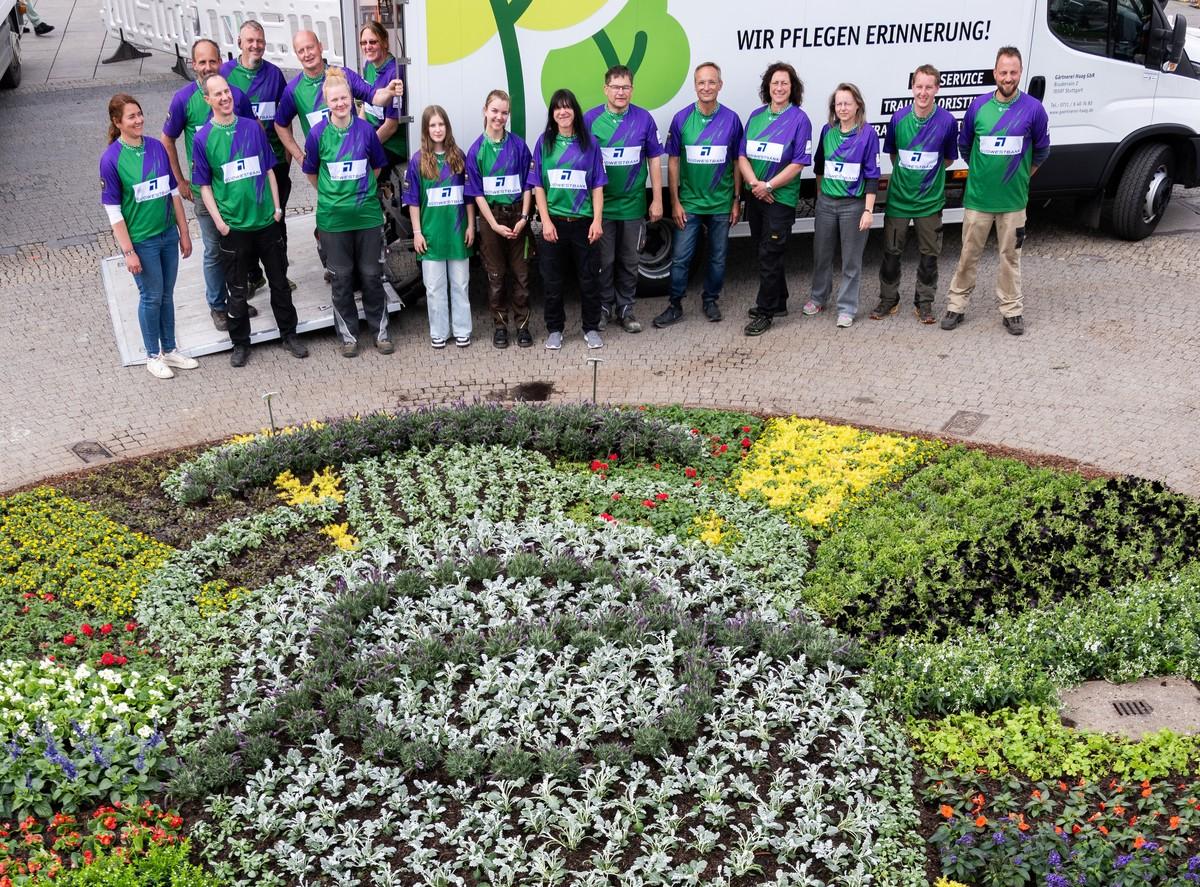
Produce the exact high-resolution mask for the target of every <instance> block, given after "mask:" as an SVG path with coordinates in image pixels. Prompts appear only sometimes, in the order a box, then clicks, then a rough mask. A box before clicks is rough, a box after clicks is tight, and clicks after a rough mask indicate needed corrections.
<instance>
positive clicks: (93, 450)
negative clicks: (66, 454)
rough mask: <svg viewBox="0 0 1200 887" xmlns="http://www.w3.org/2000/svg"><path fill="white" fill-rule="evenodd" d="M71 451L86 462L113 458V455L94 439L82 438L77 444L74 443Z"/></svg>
mask: <svg viewBox="0 0 1200 887" xmlns="http://www.w3.org/2000/svg"><path fill="white" fill-rule="evenodd" d="M71 452H72V453H74V454H75V455H76V456H78V457H79V458H80V459H82V460H83V461H84V462H85V463H88V462H99V461H100V460H101V459H111V458H112V455H113V454H112V453H110V452H109V451H108V450H107V449H105V448H104V447H103V446H101V445H100V444H98V443H97V442H96V441H94V440H81V441H80V442H79V443H77V444H72V445H71Z"/></svg>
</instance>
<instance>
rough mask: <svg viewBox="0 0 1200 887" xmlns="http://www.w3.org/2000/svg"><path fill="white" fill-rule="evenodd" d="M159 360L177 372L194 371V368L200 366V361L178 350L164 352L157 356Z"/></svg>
mask: <svg viewBox="0 0 1200 887" xmlns="http://www.w3.org/2000/svg"><path fill="white" fill-rule="evenodd" d="M159 358H161V359H162V362H163V363H165V364H166V365H167V366H169V367H175V369H177V370H194V369H196V367H198V366H200V361H198V360H196V358H194V357H188V356H187V355H186V354H184V353H183V352H182V351H179V350H178V349H176V350H175V351H164V352H163V353H162V354H160V355H159Z"/></svg>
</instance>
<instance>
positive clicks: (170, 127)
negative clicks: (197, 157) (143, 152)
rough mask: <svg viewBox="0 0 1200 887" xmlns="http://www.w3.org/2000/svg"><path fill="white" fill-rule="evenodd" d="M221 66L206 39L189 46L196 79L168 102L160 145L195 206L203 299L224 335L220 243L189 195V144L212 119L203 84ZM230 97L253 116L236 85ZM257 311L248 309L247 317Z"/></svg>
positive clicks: (195, 196)
mask: <svg viewBox="0 0 1200 887" xmlns="http://www.w3.org/2000/svg"><path fill="white" fill-rule="evenodd" d="M220 67H221V49H220V47H219V46H217V44H216V43H215V42H214V41H212V40H209V39H208V38H207V37H201V38H200V39H199V40H197V41H196V42H195V43H193V44H192V70H193V71H195V73H196V79H195V80H194V81H193V82H192V83H189V84H187V85H186V86H183V87H181V88H180V89H179V91H178V92H176V93H175V95H174V97H172V99H171V104H170V106H169V107H168V108H167V119H166V122H165V123H164V124H163V131H162V143H163V146H164V147H165V148H166V149H167V161H168V162H169V163H170V164H171V172H173V173H174V174H175V181H177V182H179V195H180V196H181V197H182V198H183V199H184V200H191V201H192V202H193V203H194V204H195V206H196V221H197V223H199V225H200V239H201V240H202V241H203V242H204V298H205V300H206V301H207V302H208V310H209V313H210V314H211V315H212V322H213V326H215V327H216V328H217V329H218V330H220V331H222V332H224V331H225V330H227V329H229V315H228V313H227V311H228V305H227V303H226V294H227V291H226V287H225V272H224V270H222V268H223V266H222V264H221V243H220V240H221V238H220V235H219V234H218V233H217V227H216V225H214V224H213V220H212V218H211V217H210V216H209V214H208V210H207V209H206V208H205V206H204V202H203V201H202V200H200V195H199V194H193V193H192V143H193V141H194V140H195V138H196V132H197V131H198V130H199V129H200V127H202V126H203V125H204V124H205V123H207V122H208V119H209V118H210V117H212V108H210V107H209V106H208V103H207V102H206V101H205V100H204V84H205V82H206V81H207V80H208V78H209V77H212V76H214V75H215V74H217V73H218V71H219V70H220ZM230 93H231V95H232V96H233V111H234V114H236V115H237V116H238V117H252V116H253V115H254V110H253V108H252V107H251V105H250V100H249V99H248V98H246V94H245V93H244V92H242V91H241V90H240V89H238V88H237V87H236V86H235V87H232V88H231V90H230ZM181 135H182V136H183V147H184V150H185V151H186V152H187V175H184V174H183V168H182V167H181V166H180V165H179V150H178V149H177V148H176V146H175V142H176V140H177V139H178V138H179V137H180V136H181ZM257 313H258V312H257V311H255V310H254V306H253V305H251V306H250V316H251V317H253V316H254V315H256V314H257Z"/></svg>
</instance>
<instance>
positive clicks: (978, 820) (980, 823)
mask: <svg viewBox="0 0 1200 887" xmlns="http://www.w3.org/2000/svg"><path fill="white" fill-rule="evenodd" d="M985 825H987V817H986V816H977V817H975V828H983V827H984V826H985Z"/></svg>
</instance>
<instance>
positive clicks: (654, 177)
mask: <svg viewBox="0 0 1200 887" xmlns="http://www.w3.org/2000/svg"><path fill="white" fill-rule="evenodd" d="M604 95H605V102H604V104H603V105H599V106H598V107H595V108H592V109H591V110H590V111H588V112H587V113H586V114H584V115H583V122H584V125H585V126H587V127H588V131H589V132H591V134H592V136H593V137H594V138H595V139H596V143H597V144H598V145H599V146H600V152H601V153H602V154H603V155H604V171H605V173H606V174H607V175H608V184H607V185H605V186H604V218H603V224H604V236H602V237H601V238H600V329H604V328H605V327H606V326H607V325H608V321H609V318H611V317H616V318H617V319H618V320H619V321H620V323H621V327H622V328H623V329H624V330H625V332H627V333H640V332H641V331H642V325H641V323H639V322H638V320H637V318H636V317H634V315H633V300H634V295H635V293H636V292H637V280H638V253H639V252H641V248H642V244H643V243H644V242H645V239H646V222H645V218H646V179H647V176H649V179H650V188H651V191H652V192H653V194H652V197H651V199H650V221H651V222H657V221H658V220H659V219H661V218H662V214H663V206H662V166H661V165H660V164H659V160H658V158H659V157H661V156H662V154H663V149H662V145H660V144H659V141H658V128H657V127H656V126H655V123H654V118H653V117H652V116H650V112H649V111H647V110H645V109H644V108H639V107H638V106H637V105H634V104H633V103H632V98H633V72H632V71H630V70H629V68H627V67H626V66H625V65H614V66H613V67H611V68H609V69H608V72H607V73H606V74H605V75H604Z"/></svg>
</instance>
